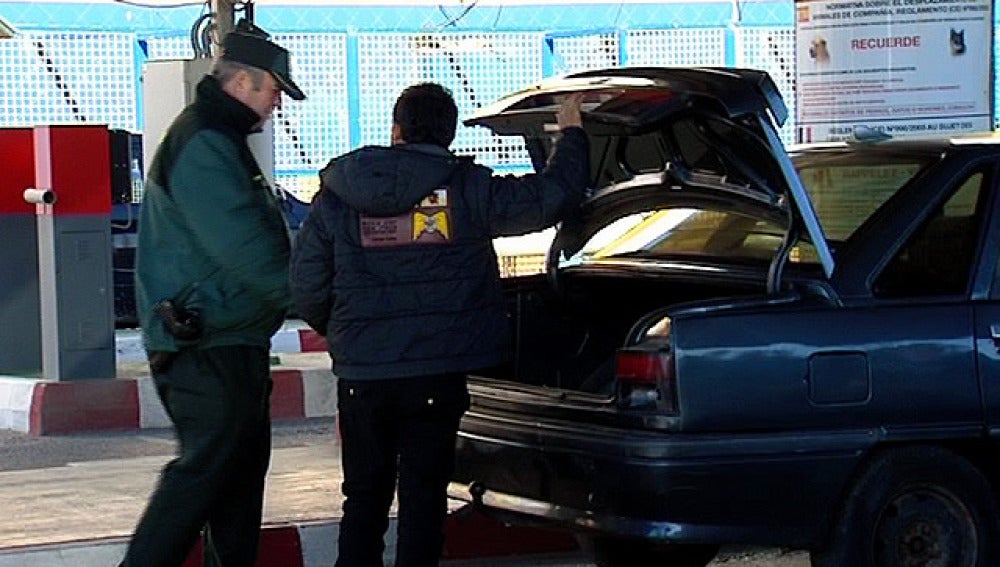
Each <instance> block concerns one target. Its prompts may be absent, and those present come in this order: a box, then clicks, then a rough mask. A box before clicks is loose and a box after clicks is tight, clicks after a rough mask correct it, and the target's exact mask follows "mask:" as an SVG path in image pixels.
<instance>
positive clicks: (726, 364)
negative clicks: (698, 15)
mask: <svg viewBox="0 0 1000 567" xmlns="http://www.w3.org/2000/svg"><path fill="white" fill-rule="evenodd" d="M577 91H582V92H584V93H586V94H585V103H584V110H585V112H584V126H585V128H586V129H587V131H588V133H589V135H590V138H591V145H592V156H591V157H592V163H593V186H594V193H593V196H592V197H591V198H589V199H588V200H587V202H586V203H585V204H584V205H583V209H582V215H581V217H580V218H579V219H574V220H572V221H567V222H566V223H564V224H563V225H562V226H561V227H560V228H559V230H558V232H557V234H556V237H555V239H554V241H553V244H552V248H551V250H550V251H549V256H548V261H547V273H546V274H543V275H539V276H534V277H523V278H513V279H510V280H507V282H506V283H507V293H508V300H509V306H510V317H511V321H512V324H513V325H514V329H515V340H516V344H515V358H514V361H513V363H512V364H511V365H510V366H509V367H507V368H503V369H497V370H493V371H489V372H483V373H481V374H480V375H478V376H475V377H473V378H472V379H471V381H470V391H471V393H472V407H471V409H470V410H469V412H468V413H467V415H466V416H465V418H464V419H463V421H462V425H461V431H460V436H459V440H458V460H457V469H456V473H455V475H454V478H453V481H454V482H453V483H452V485H451V487H450V489H449V492H450V494H451V496H452V497H455V498H459V499H463V500H467V501H469V502H471V503H473V504H474V505H475V506H477V507H479V508H481V509H482V510H483V511H485V512H487V513H489V514H491V515H493V516H495V517H498V518H500V519H502V520H504V521H507V522H512V523H519V524H537V525H544V526H549V527H556V528H565V529H569V530H572V531H574V532H576V533H577V534H579V536H580V539H581V540H582V541H583V542H584V543H585V544H586V545H587V546H589V547H590V548H592V549H593V551H594V553H595V555H596V559H597V563H598V565H601V566H647V565H648V566H651V567H652V566H662V567H678V566H682V567H683V566H703V565H706V564H707V563H709V562H710V561H711V560H712V558H713V557H714V555H715V553H716V551H717V550H718V546H719V545H721V544H728V543H750V544H761V545H779V546H786V547H792V548H805V549H809V550H810V551H811V557H812V563H813V565H815V566H824V567H864V566H869V565H877V566H927V567H933V566H940V567H945V566H947V567H954V566H963V567H965V566H969V567H972V566H978V567H987V566H996V565H1000V552H998V547H1000V528H998V526H1000V520H998V507H997V500H996V495H995V486H996V482H997V480H998V464H1000V461H998V456H1000V450H998V446H997V442H996V439H997V435H998V433H1000V302H998V301H997V298H998V297H1000V276H998V266H997V253H998V250H1000V215H997V214H993V213H994V211H995V210H996V208H997V207H998V206H1000V205H998V203H997V193H998V189H1000V187H998V175H997V171H998V165H1000V138H997V137H993V136H990V135H983V136H978V137H977V136H969V137H956V138H952V139H921V140H910V141H902V140H895V141H893V140H889V141H881V142H877V143H874V142H873V143H864V142H862V141H858V142H855V143H831V144H825V145H817V146H812V147H803V148H798V149H794V150H789V151H786V149H785V148H784V147H783V146H782V144H781V141H780V138H779V137H778V135H777V131H776V127H778V126H779V125H780V124H781V123H782V122H783V120H784V118H785V107H784V105H783V103H782V101H781V97H780V96H779V95H778V93H777V90H776V88H775V86H774V84H773V83H772V82H771V80H770V78H769V77H768V76H767V75H766V74H765V73H762V72H756V71H750V70H736V69H679V68H671V69H661V68H626V69H610V70H604V71H592V72H587V73H582V74H578V75H572V76H569V77H566V78H563V79H561V80H558V81H553V82H549V83H543V84H541V85H539V86H538V87H535V88H531V89H527V90H525V91H522V92H519V93H516V94H514V95H511V96H510V97H507V98H506V99H503V100H501V101H500V102H498V103H497V104H496V105H494V106H492V107H490V108H487V109H484V110H483V111H482V112H481V113H479V114H478V115H476V116H474V117H472V118H471V119H469V120H468V121H467V123H468V124H479V125H483V126H486V127H489V128H491V129H492V130H493V131H495V132H496V133H498V134H507V135H522V136H524V138H525V141H526V144H527V147H528V149H529V152H530V153H531V155H532V156H544V155H545V151H546V149H547V148H548V147H549V146H550V144H551V138H550V132H551V131H552V129H551V127H550V125H551V124H553V123H554V112H555V110H556V109H557V103H558V102H559V101H560V100H561V99H562V97H563V96H565V95H566V94H567V93H570V92H577ZM538 161H539V163H538V164H537V166H538V167H541V166H542V165H543V164H541V163H540V160H538Z"/></svg>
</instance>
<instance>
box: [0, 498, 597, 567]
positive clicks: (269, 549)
mask: <svg viewBox="0 0 1000 567" xmlns="http://www.w3.org/2000/svg"><path fill="white" fill-rule="evenodd" d="M339 533H340V529H339V519H331V520H317V521H314V522H302V523H289V524H269V525H265V526H264V527H263V528H262V529H261V540H260V551H259V555H258V558H257V563H256V567H332V565H333V564H334V562H335V561H336V559H337V544H336V542H337V537H338V535H339ZM127 545H128V539H127V538H124V537H117V538H100V539H95V540H89V541H73V542H66V543H59V544H49V545H41V546H28V547H17V548H7V549H4V548H0V567H27V566H32V567H34V566H36V565H37V566H43V565H44V566H45V567H98V566H99V567H107V566H108V565H115V564H117V563H118V562H119V561H121V558H122V556H124V554H125V549H126V546H127ZM577 549H578V548H577V546H576V542H575V541H574V540H573V538H572V537H571V536H569V535H568V534H565V533H562V532H549V531H542V530H536V529H530V528H516V527H510V526H505V525H503V524H501V523H498V522H495V521H494V520H491V519H489V518H487V517H485V516H483V515H481V514H479V513H476V512H472V511H470V510H468V509H464V508H463V509H459V510H457V511H455V512H453V513H452V514H450V515H449V516H448V519H447V521H446V524H445V549H444V553H443V557H444V559H445V560H451V559H454V560H471V559H481V558H489V557H511V556H525V555H535V554H551V553H560V552H573V551H576V550H577ZM395 552H396V522H395V520H393V521H392V522H391V523H390V525H389V531H388V533H387V534H386V551H385V557H386V559H387V561H388V560H391V558H392V557H393V556H394V555H395ZM184 567H202V561H201V546H200V543H199V544H198V546H196V547H195V549H194V550H193V551H192V553H191V556H190V557H188V560H187V562H185V564H184Z"/></svg>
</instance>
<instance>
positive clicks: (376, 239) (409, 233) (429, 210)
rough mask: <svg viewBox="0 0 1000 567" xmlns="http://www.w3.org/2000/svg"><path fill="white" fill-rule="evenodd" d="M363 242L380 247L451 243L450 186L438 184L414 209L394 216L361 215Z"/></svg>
mask: <svg viewBox="0 0 1000 567" xmlns="http://www.w3.org/2000/svg"><path fill="white" fill-rule="evenodd" d="M359 226H360V229H361V246H362V247H364V248H378V247H389V246H411V245H414V244H448V243H449V242H451V240H452V237H453V236H454V235H453V232H454V227H453V226H452V216H451V208H450V207H449V205H448V187H446V186H442V187H438V188H437V189H435V190H434V191H432V192H431V193H430V195H428V196H426V197H424V198H423V199H422V200H421V201H420V202H419V203H417V206H416V207H414V208H413V209H411V210H409V211H407V212H405V213H403V214H401V215H396V216H393V217H374V216H369V215H365V214H361V215H359Z"/></svg>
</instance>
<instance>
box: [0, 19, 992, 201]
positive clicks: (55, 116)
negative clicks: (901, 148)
mask: <svg viewBox="0 0 1000 567" xmlns="http://www.w3.org/2000/svg"><path fill="white" fill-rule="evenodd" d="M470 6H471V7H470ZM204 13H205V8H204V7H199V6H193V7H190V6H189V7H181V8H155V9H154V8H143V7H136V6H133V5H126V4H78V3H72V4H69V3H68V4H52V3H43V4H35V3H29V2H11V3H4V2H0V16H2V17H3V18H4V19H5V20H7V21H9V22H10V23H12V24H13V25H14V26H15V27H16V28H18V29H19V30H21V31H22V32H23V33H22V34H21V35H20V36H19V37H16V38H14V39H12V40H8V41H2V42H0V126H8V125H25V124H38V123H49V124H55V123H66V122H74V121H84V120H85V121H88V122H98V123H107V124H109V125H110V126H112V127H114V128H125V129H129V130H133V131H141V129H142V124H141V117H142V111H141V105H142V103H143V101H141V100H139V98H140V97H139V92H140V88H139V85H138V81H139V77H140V76H141V74H140V72H139V70H140V69H141V66H142V64H143V63H144V62H145V61H147V60H155V59H176V58H188V57H192V56H193V55H194V51H193V48H192V46H191V41H190V37H189V36H190V33H191V28H192V25H193V24H194V22H195V21H196V20H197V19H198V18H199V16H201V15H202V14H204ZM793 16H794V10H793V5H792V2H790V1H787V0H786V1H769V0H763V1H753V2H750V1H745V2H740V1H737V2H728V1H727V2H672V3H660V4H650V3H641V4H630V3H626V2H620V3H619V2H607V3H586V4H579V5H565V4H563V5H555V6H544V5H538V6H524V5H518V6H503V5H497V4H491V5H482V6H476V5H474V4H473V5H466V6H464V7H463V6H450V7H447V6H440V7H437V6H426V5H419V6H403V5H397V6H373V5H370V4H364V3H362V2H361V0H359V1H358V5H356V6H327V7H321V6H286V5H281V6H271V5H263V6H258V7H257V9H256V12H255V19H256V22H257V23H258V24H259V25H260V26H261V27H263V28H264V29H267V30H268V31H270V32H271V33H272V34H274V36H275V39H276V40H277V41H278V42H279V43H281V44H282V45H285V46H286V47H288V48H289V50H290V51H291V52H292V53H293V66H294V71H293V72H294V74H295V76H296V81H297V82H298V83H299V84H300V85H301V86H302V87H303V89H304V90H305V91H306V92H307V94H308V95H309V98H308V99H307V100H306V101H304V102H302V103H296V102H288V103H286V104H285V106H284V108H283V109H282V110H281V112H280V113H278V114H277V115H276V120H275V166H276V173H277V176H278V180H279V182H280V183H282V184H283V185H285V187H286V188H288V189H290V190H291V191H293V192H295V193H298V194H300V195H301V196H303V197H305V196H308V195H309V194H310V193H311V192H312V191H313V190H314V189H315V180H316V171H317V169H318V168H320V167H322V165H323V164H325V163H326V161H327V160H328V159H330V158H331V157H333V156H335V155H337V154H340V153H343V152H345V151H348V150H350V149H352V148H355V147H358V146H360V145H362V144H387V143H388V137H389V124H390V118H391V116H390V114H391V108H392V103H393V101H394V100H395V97H396V96H397V95H398V93H399V91H401V90H402V89H403V88H404V87H406V86H407V85H409V84H412V83H415V82H418V81H436V82H441V83H443V84H444V85H446V86H447V87H449V88H450V89H451V90H452V92H453V93H454V95H455V98H456V101H457V102H458V105H459V110H460V115H466V114H468V113H470V112H472V111H473V110H475V109H476V108H478V107H479V106H480V105H482V104H486V103H489V102H490V101H492V100H493V99H495V98H497V97H498V96H500V95H501V94H503V93H505V92H508V91H511V90H514V89H519V88H522V87H525V86H527V85H529V84H531V83H534V82H537V81H538V80H539V79H541V78H543V77H546V76H551V75H558V74H563V73H568V72H572V71H579V70H584V69H590V68H598V67H608V66H617V65H630V66H636V65H717V66H740V67H752V68H759V69H764V70H767V71H768V72H769V73H771V75H772V77H773V78H774V79H775V81H776V83H777V84H778V86H779V88H780V89H781V90H782V93H783V94H784V96H785V100H786V103H787V104H788V105H789V107H790V110H792V113H791V116H792V117H794V104H795V98H794V77H795V52H794V24H793ZM998 92H1000V91H998ZM145 103H146V104H150V103H153V102H151V101H145ZM793 120H794V119H790V120H789V123H788V124H786V126H785V127H784V128H783V129H782V137H783V139H784V140H785V141H786V142H791V141H792V140H793V135H792V133H793V132H794V124H792V123H791V122H793ZM453 148H454V149H455V150H456V151H457V152H458V153H473V154H475V155H476V156H477V157H478V158H479V160H480V161H481V162H483V163H486V164H487V165H491V166H493V167H495V168H498V169H510V170H518V169H523V168H524V167H526V166H527V164H528V159H527V155H526V153H525V152H524V149H523V147H522V146H521V144H520V143H519V142H518V141H517V140H515V139H509V138H497V137H494V136H492V135H490V134H489V132H487V131H485V130H483V129H469V128H464V127H463V128H460V131H459V133H458V136H457V138H456V140H455V144H454V146H453Z"/></svg>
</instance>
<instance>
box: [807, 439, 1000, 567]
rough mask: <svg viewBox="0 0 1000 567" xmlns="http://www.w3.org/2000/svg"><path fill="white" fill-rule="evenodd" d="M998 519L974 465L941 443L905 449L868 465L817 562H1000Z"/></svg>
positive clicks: (933, 565)
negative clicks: (943, 447) (942, 446)
mask: <svg viewBox="0 0 1000 567" xmlns="http://www.w3.org/2000/svg"><path fill="white" fill-rule="evenodd" d="M998 524H1000V519H998V515H997V504H996V499H995V496H994V494H993V490H992V488H991V487H990V484H989V481H988V480H987V479H986V477H985V476H984V475H983V474H982V473H981V472H980V471H979V470H978V469H977V468H976V467H974V466H973V465H972V464H971V463H970V462H968V461H967V460H965V459H963V458H962V457H960V456H958V455H956V454H955V453H952V452H951V451H948V450H945V449H942V448H940V447H906V448H902V449H897V450H893V451H889V452H887V453H884V454H882V455H880V456H879V457H877V458H876V459H875V460H874V461H873V462H872V463H871V464H870V465H869V466H868V467H867V469H866V470H865V472H864V473H863V474H862V475H861V476H860V478H859V479H858V480H857V482H856V483H855V485H854V487H853V489H852V491H851V494H850V497H849V498H848V500H847V502H846V503H845V507H844V510H843V511H842V512H841V515H840V518H839V520H838V522H837V525H836V526H835V527H834V532H833V534H832V535H831V538H830V541H829V542H828V545H827V546H826V547H825V548H824V549H820V550H816V551H814V552H812V554H811V560H812V565H813V567H843V566H844V565H851V566H856V567H911V566H920V567H988V566H992V565H998V564H1000V563H998V562H1000V556H998V554H997V553H998V547H997V546H998V542H1000V529H998Z"/></svg>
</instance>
